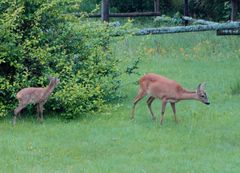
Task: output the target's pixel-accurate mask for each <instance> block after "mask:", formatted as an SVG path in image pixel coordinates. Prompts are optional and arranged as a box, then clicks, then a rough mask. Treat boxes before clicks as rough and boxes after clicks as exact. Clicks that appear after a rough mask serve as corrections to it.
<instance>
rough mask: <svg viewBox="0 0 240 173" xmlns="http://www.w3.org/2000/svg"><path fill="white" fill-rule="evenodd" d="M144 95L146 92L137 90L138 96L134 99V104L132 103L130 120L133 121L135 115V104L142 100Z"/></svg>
mask: <svg viewBox="0 0 240 173" xmlns="http://www.w3.org/2000/svg"><path fill="white" fill-rule="evenodd" d="M145 95H146V92H145V91H144V90H142V89H140V90H139V92H138V95H137V96H136V97H135V99H134V102H133V108H132V117H131V118H132V119H134V115H135V107H136V104H137V103H138V102H139V101H140V100H142V98H143V97H144V96H145Z"/></svg>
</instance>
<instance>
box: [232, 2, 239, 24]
mask: <svg viewBox="0 0 240 173" xmlns="http://www.w3.org/2000/svg"><path fill="white" fill-rule="evenodd" d="M237 1H238V0H231V7H232V12H231V21H236V20H237V11H238V4H237Z"/></svg>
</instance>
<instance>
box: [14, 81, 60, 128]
mask: <svg viewBox="0 0 240 173" xmlns="http://www.w3.org/2000/svg"><path fill="white" fill-rule="evenodd" d="M48 79H49V81H50V83H49V85H48V86H47V87H45V88H35V87H30V88H24V89H22V90H20V91H19V92H18V93H17V96H16V97H17V99H18V101H19V104H18V107H17V108H16V109H15V110H14V116H13V125H15V124H16V118H17V115H18V114H19V113H20V112H21V110H22V109H23V108H25V107H26V106H27V105H29V104H37V118H38V120H40V121H41V122H42V121H43V109H44V108H43V105H44V104H45V103H46V102H47V99H48V97H49V96H50V94H51V93H52V92H53V90H54V88H55V87H56V86H57V84H58V83H59V79H58V78H53V77H48ZM39 114H41V119H40V117H39Z"/></svg>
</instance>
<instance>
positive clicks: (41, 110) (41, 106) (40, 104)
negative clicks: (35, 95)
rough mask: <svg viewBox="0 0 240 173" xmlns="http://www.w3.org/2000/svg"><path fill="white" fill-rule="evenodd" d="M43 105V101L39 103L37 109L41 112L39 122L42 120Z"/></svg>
mask: <svg viewBox="0 0 240 173" xmlns="http://www.w3.org/2000/svg"><path fill="white" fill-rule="evenodd" d="M43 105H44V103H39V109H40V114H41V118H40V122H41V123H42V122H43V109H44V108H43Z"/></svg>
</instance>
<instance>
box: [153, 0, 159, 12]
mask: <svg viewBox="0 0 240 173" xmlns="http://www.w3.org/2000/svg"><path fill="white" fill-rule="evenodd" d="M154 12H156V13H159V12H160V2H159V0H154Z"/></svg>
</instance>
